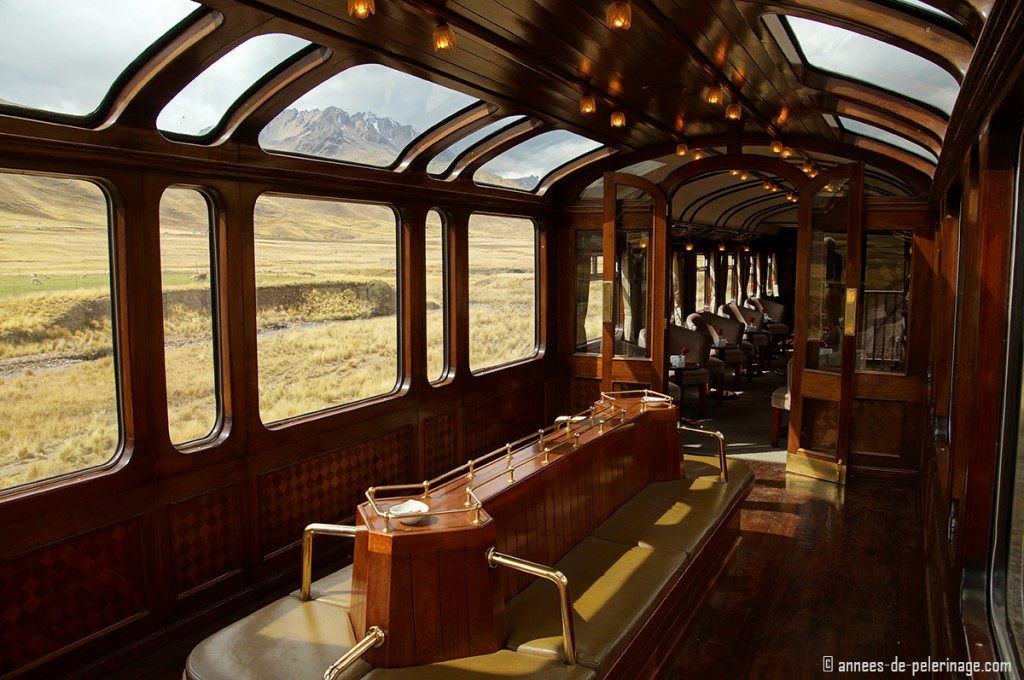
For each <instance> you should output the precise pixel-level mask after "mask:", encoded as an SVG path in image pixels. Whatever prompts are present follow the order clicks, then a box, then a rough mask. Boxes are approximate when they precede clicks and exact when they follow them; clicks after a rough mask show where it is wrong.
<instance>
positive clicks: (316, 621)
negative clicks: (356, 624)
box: [185, 596, 370, 680]
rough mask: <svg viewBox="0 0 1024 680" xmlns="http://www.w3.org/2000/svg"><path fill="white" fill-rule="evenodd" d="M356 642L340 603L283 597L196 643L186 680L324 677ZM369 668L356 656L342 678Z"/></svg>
mask: <svg viewBox="0 0 1024 680" xmlns="http://www.w3.org/2000/svg"><path fill="white" fill-rule="evenodd" d="M355 643H356V639H355V636H354V634H353V632H352V624H351V623H350V622H349V619H348V610H347V609H345V608H344V607H339V606H337V605H335V604H331V603H328V602H319V601H317V600H310V601H309V602H302V601H301V600H299V599H298V598H295V597H290V596H289V597H283V598H281V599H280V600H276V601H274V602H271V603H270V604H269V605H267V606H266V607H263V608H262V609H259V610H257V611H255V612H253V613H252V614H250V615H249V616H246V617H245V618H244V619H241V620H239V621H236V622H234V623H233V624H231V625H230V626H227V627H226V628H223V629H221V630H220V631H219V632H217V633H215V634H214V635H211V636H210V637H208V638H206V639H205V640H203V641H202V642H200V643H199V645H198V646H196V648H195V649H193V650H192V653H191V654H190V655H189V657H188V662H187V664H186V666H185V680H240V679H241V678H245V679H247V680H248V679H252V680H256V679H265V680H281V679H282V678H322V677H323V674H324V671H325V670H327V669H328V668H329V667H330V665H331V664H333V663H334V662H335V661H337V660H338V658H339V657H340V656H341V655H342V654H344V653H345V652H347V651H348V650H349V649H351V648H352V647H353V645H355ZM369 670H370V665H369V664H367V663H366V662H365V661H362V660H359V661H356V663H355V664H353V665H352V666H351V667H349V668H348V669H347V670H346V671H345V673H343V674H342V675H341V676H340V678H341V680H355V679H356V678H359V677H362V676H363V675H365V674H366V673H367V672H368V671H369Z"/></svg>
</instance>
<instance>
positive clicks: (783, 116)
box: [774, 106, 789, 125]
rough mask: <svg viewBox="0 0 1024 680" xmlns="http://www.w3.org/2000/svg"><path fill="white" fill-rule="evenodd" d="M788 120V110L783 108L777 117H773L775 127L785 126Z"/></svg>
mask: <svg viewBox="0 0 1024 680" xmlns="http://www.w3.org/2000/svg"><path fill="white" fill-rule="evenodd" d="M788 119H789V109H788V108H786V107H785V106H783V107H782V109H781V110H780V111H779V115H777V116H775V121H774V122H775V124H776V125H785V124H786V121H787V120H788Z"/></svg>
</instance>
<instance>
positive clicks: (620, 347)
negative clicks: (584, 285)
mask: <svg viewBox="0 0 1024 680" xmlns="http://www.w3.org/2000/svg"><path fill="white" fill-rule="evenodd" d="M650 238H651V233H650V230H648V229H636V230H630V231H624V230H616V232H615V258H616V259H615V267H616V276H615V289H616V290H615V298H614V299H615V304H614V308H613V311H612V315H613V318H614V319H615V354H616V355H617V356H627V357H643V356H650V343H649V342H648V336H649V331H648V325H649V324H648V322H649V319H648V313H647V311H648V310H647V285H648V271H649V269H650V264H649V259H648V252H649V249H648V246H649V245H650Z"/></svg>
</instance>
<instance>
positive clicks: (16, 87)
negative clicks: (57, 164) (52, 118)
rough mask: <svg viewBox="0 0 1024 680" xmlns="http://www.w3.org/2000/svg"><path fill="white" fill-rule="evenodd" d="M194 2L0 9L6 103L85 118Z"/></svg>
mask: <svg viewBox="0 0 1024 680" xmlns="http://www.w3.org/2000/svg"><path fill="white" fill-rule="evenodd" d="M200 6H201V5H199V4H198V3H195V2H191V1H190V0H145V1H140V0H90V2H82V0H31V2H29V1H28V0H21V1H17V0H4V1H3V2H0V45H3V49H2V50H0V103H4V104H13V105H15V106H22V107H25V108H30V109H37V110H40V111H48V112H50V113H58V114H65V115H71V116H86V115H88V114H90V113H93V112H94V111H96V110H97V109H98V108H99V106H100V104H101V103H102V102H103V98H104V97H106V96H107V93H108V92H109V91H110V88H111V86H112V85H113V84H114V82H115V81H116V80H117V78H118V76H120V75H121V73H122V72H123V71H124V70H125V69H126V68H128V66H129V65H130V64H131V63H132V62H133V61H134V60H135V59H136V58H138V56H139V55H140V54H142V53H143V52H144V51H145V50H146V49H147V48H148V47H149V46H150V45H152V44H153V43H154V42H155V41H156V40H158V39H159V38H160V37H161V36H163V35H164V34H165V33H167V31H169V30H170V29H172V28H173V27H174V26H176V25H177V24H178V23H179V22H180V21H181V20H182V19H184V18H185V17H187V16H188V15H189V14H191V13H192V12H193V11H195V10H196V9H197V8H199V7H200Z"/></svg>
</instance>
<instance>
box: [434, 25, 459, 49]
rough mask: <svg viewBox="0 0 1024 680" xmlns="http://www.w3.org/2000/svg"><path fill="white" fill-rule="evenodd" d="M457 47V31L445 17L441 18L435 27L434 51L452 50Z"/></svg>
mask: <svg viewBox="0 0 1024 680" xmlns="http://www.w3.org/2000/svg"><path fill="white" fill-rule="evenodd" d="M453 49H455V32H454V31H452V28H451V26H449V25H448V22H447V21H445V20H444V19H439V20H438V22H437V28H435V29H434V51H435V52H451V51H452V50H453Z"/></svg>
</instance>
